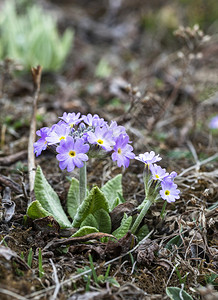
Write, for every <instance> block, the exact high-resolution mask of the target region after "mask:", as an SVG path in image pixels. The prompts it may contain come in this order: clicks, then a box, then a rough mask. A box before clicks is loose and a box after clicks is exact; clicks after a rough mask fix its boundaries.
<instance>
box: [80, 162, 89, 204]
mask: <svg viewBox="0 0 218 300" xmlns="http://www.w3.org/2000/svg"><path fill="white" fill-rule="evenodd" d="M86 188H87V175H86V162H84V166H83V167H82V168H80V169H79V200H80V204H81V203H82V202H83V200H84V199H85V197H86Z"/></svg>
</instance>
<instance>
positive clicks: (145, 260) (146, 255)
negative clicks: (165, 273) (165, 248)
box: [136, 239, 159, 265]
mask: <svg viewBox="0 0 218 300" xmlns="http://www.w3.org/2000/svg"><path fill="white" fill-rule="evenodd" d="M158 248H159V246H158V244H157V243H156V242H154V241H151V240H150V239H147V240H145V241H144V243H142V244H141V245H140V246H139V247H138V249H137V250H136V253H137V262H138V263H139V264H140V265H150V264H151V263H152V262H153V261H154V258H155V255H154V252H155V251H157V250H158Z"/></svg>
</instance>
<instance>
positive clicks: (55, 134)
mask: <svg viewBox="0 0 218 300" xmlns="http://www.w3.org/2000/svg"><path fill="white" fill-rule="evenodd" d="M69 133H70V128H69V127H68V126H66V124H64V123H62V124H55V125H54V126H52V130H51V132H50V133H49V136H48V137H47V138H46V141H47V142H48V145H53V144H56V143H59V142H60V141H61V140H65V139H66V138H67V136H68V135H69Z"/></svg>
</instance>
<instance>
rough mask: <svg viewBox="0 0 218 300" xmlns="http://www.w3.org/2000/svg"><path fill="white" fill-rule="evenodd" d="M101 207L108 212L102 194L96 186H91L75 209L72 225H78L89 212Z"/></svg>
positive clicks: (91, 212) (106, 203)
mask: <svg viewBox="0 0 218 300" xmlns="http://www.w3.org/2000/svg"><path fill="white" fill-rule="evenodd" d="M101 208H102V209H103V210H105V211H106V212H108V213H109V205H108V202H107V200H106V198H105V196H104V194H103V193H102V191H101V190H100V189H99V188H98V187H93V188H92V190H91V191H90V193H89V195H88V196H87V197H86V198H85V200H84V201H83V202H82V203H81V204H80V206H79V208H78V209H77V213H76V215H75V217H74V220H73V224H72V226H73V227H80V225H81V223H82V222H83V221H84V220H85V219H86V217H87V216H88V215H89V214H94V212H96V211H97V210H99V209H101Z"/></svg>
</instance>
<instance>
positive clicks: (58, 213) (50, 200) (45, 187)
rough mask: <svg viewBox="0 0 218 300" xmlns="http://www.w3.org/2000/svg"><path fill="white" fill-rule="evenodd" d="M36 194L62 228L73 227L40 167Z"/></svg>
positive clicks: (36, 181)
mask: <svg viewBox="0 0 218 300" xmlns="http://www.w3.org/2000/svg"><path fill="white" fill-rule="evenodd" d="M34 192H35V196H36V200H38V201H39V202H40V204H41V206H42V207H43V208H44V209H45V210H46V211H48V212H49V213H50V214H51V215H52V216H53V217H54V218H55V220H56V221H57V222H58V223H59V224H60V226H61V227H62V228H64V227H72V225H71V223H70V221H69V220H68V218H67V216H66V214H65V212H64V210H63V208H62V206H61V202H60V200H59V198H58V195H57V193H56V192H55V191H54V190H53V188H52V187H51V186H50V184H49V183H48V181H47V180H46V178H45V176H44V174H43V172H42V169H41V168H40V166H38V167H37V170H36V177H35V185H34Z"/></svg>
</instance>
